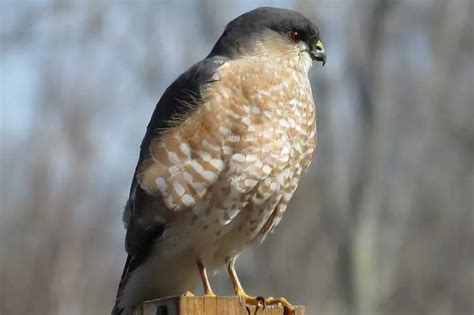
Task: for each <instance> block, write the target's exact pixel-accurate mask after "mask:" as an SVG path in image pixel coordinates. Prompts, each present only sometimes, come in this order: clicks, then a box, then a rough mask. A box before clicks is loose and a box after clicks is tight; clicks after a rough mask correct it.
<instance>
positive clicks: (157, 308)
mask: <svg viewBox="0 0 474 315" xmlns="http://www.w3.org/2000/svg"><path fill="white" fill-rule="evenodd" d="M254 314H255V315H287V314H285V313H284V309H283V307H282V306H277V305H271V306H266V307H265V309H263V308H261V307H260V308H259V309H258V310H257V311H256V310H255V307H254V306H247V305H245V300H244V299H243V298H240V297H238V296H216V297H207V296H175V297H168V298H163V299H159V300H153V301H148V302H145V303H143V305H142V306H141V307H139V308H137V309H136V310H135V311H134V313H133V315H254ZM296 315H304V307H303V306H297V307H296Z"/></svg>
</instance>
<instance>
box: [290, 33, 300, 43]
mask: <svg viewBox="0 0 474 315" xmlns="http://www.w3.org/2000/svg"><path fill="white" fill-rule="evenodd" d="M290 38H291V40H292V41H293V42H294V43H297V42H299V41H301V36H300V33H298V32H297V31H291V32H290Z"/></svg>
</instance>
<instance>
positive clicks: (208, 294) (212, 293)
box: [204, 290, 217, 297]
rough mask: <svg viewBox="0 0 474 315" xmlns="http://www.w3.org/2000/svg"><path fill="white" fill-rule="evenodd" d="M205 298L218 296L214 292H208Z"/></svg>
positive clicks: (205, 293)
mask: <svg viewBox="0 0 474 315" xmlns="http://www.w3.org/2000/svg"><path fill="white" fill-rule="evenodd" d="M204 296H208V297H216V296H217V295H216V294H215V293H214V291H212V290H211V291H208V292H204Z"/></svg>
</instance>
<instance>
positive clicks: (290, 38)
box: [112, 7, 326, 314]
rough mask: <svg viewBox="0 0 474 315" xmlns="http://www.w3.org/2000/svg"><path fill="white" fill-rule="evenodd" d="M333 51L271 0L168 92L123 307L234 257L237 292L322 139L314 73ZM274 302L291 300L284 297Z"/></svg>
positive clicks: (150, 154) (121, 294)
mask: <svg viewBox="0 0 474 315" xmlns="http://www.w3.org/2000/svg"><path fill="white" fill-rule="evenodd" d="M313 61H319V62H322V63H323V65H324V63H325V62H326V55H325V52H324V47H323V44H322V42H321V39H320V32H319V29H318V27H317V26H316V25H315V24H313V23H312V22H311V21H310V20H309V19H308V18H306V17H304V16H303V15H302V14H300V13H298V12H295V11H292V10H287V9H280V8H270V7H263V8H258V9H255V10H253V11H250V12H247V13H245V14H243V15H241V16H239V17H237V18H235V19H234V20H232V21H231V22H230V23H229V24H228V25H227V26H226V28H225V30H224V33H223V34H222V35H221V37H220V38H219V39H218V41H217V43H216V44H215V46H214V47H213V49H212V50H211V52H210V54H209V55H208V56H207V57H206V58H205V59H203V60H201V61H199V62H198V63H196V64H194V65H193V66H192V67H191V68H190V69H188V70H187V71H186V72H184V73H183V74H181V75H180V76H179V77H178V78H177V79H176V80H175V81H174V82H173V83H172V84H171V85H170V86H169V87H168V88H167V90H166V91H165V92H164V94H163V96H162V97H161V99H160V101H159V102H158V104H157V106H156V108H155V110H154V113H153V115H152V117H151V121H150V123H149V125H148V127H147V131H146V134H145V137H144V139H143V141H142V144H141V151H140V155H139V161H138V164H137V166H136V170H135V174H134V176H133V181H132V185H131V188H130V196H129V199H128V201H127V204H126V207H125V211H124V215H123V220H124V223H125V226H126V229H127V233H126V241H125V243H126V246H125V247H126V251H127V253H128V257H127V261H126V264H125V268H124V271H123V274H122V278H121V281H120V285H119V289H118V293H117V299H116V304H115V307H114V310H113V311H112V313H113V314H127V313H128V312H129V311H128V310H130V309H131V308H132V307H134V306H137V305H140V304H141V303H142V302H143V301H145V300H149V299H154V298H159V297H164V296H172V295H181V294H184V293H185V292H188V291H190V290H193V289H194V286H195V284H196V282H197V281H198V279H199V278H200V279H201V281H202V284H203V288H204V294H205V295H208V296H209V295H210V296H213V295H214V292H213V290H212V288H211V285H210V283H209V280H208V277H207V270H209V269H211V270H212V269H216V268H219V267H221V266H224V265H227V269H228V272H229V275H230V279H231V280H232V284H233V287H234V290H235V294H236V295H239V296H243V297H244V298H245V299H246V301H247V302H248V303H251V304H254V305H257V303H259V299H261V298H255V297H252V296H250V295H248V294H246V293H245V291H244V290H243V288H242V286H241V284H240V281H239V279H238V277H237V273H236V271H235V268H234V264H235V260H236V258H237V256H238V255H239V253H240V252H241V251H242V250H243V249H244V248H245V247H247V246H249V245H250V244H252V243H260V242H262V241H263V239H264V238H265V237H266V236H267V235H268V234H269V233H271V232H272V231H273V230H274V229H275V227H276V226H277V225H278V223H279V222H280V220H281V218H282V215H283V213H284V212H285V209H286V207H287V204H288V202H289V201H290V199H291V197H292V195H293V193H294V191H295V189H296V187H297V186H298V183H299V181H300V179H301V177H302V175H303V174H304V173H305V171H306V170H307V168H308V167H309V165H310V162H311V160H312V157H313V153H314V151H315V148H316V112H315V105H314V101H313V95H312V91H311V85H310V81H309V78H308V70H309V69H310V67H311V65H312V63H313ZM265 303H266V304H267V305H269V304H282V305H283V306H285V307H286V308H287V309H289V310H290V311H291V310H294V308H293V306H292V305H291V304H289V303H288V302H287V301H286V300H285V299H284V298H268V299H267V300H266V301H265Z"/></svg>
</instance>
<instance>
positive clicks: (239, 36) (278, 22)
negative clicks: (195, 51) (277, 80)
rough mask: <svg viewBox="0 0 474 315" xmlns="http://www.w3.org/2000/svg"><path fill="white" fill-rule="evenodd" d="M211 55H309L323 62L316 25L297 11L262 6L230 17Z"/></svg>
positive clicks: (280, 56)
mask: <svg viewBox="0 0 474 315" xmlns="http://www.w3.org/2000/svg"><path fill="white" fill-rule="evenodd" d="M210 55H211V56H214V55H221V56H226V57H229V58H239V57H242V56H257V57H264V56H267V57H274V58H276V59H280V60H279V61H285V59H288V60H289V61H292V60H293V61H295V60H296V59H298V60H302V59H305V57H307V58H306V59H312V60H317V61H320V62H322V63H323V64H324V63H325V62H326V55H325V52H324V47H323V45H322V42H321V39H320V32H319V28H318V27H317V26H316V25H315V24H314V23H313V22H311V20H309V19H308V18H306V17H305V16H304V15H302V14H300V13H299V12H296V11H292V10H287V9H280V8H271V7H262V8H258V9H255V10H252V11H250V12H247V13H244V14H242V15H241V16H239V17H237V18H235V19H234V20H232V21H231V22H230V23H229V24H228V25H227V27H226V28H225V30H224V33H223V34H222V36H221V37H220V38H219V40H218V41H217V43H216V45H215V46H214V48H213V49H212V51H211V54H210Z"/></svg>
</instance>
